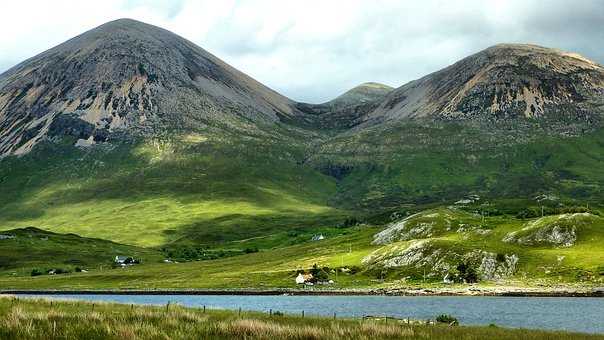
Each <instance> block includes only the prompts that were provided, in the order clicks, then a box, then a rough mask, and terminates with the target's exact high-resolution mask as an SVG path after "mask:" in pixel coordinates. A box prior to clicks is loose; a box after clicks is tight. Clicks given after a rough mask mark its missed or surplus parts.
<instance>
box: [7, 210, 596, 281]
mask: <svg viewBox="0 0 604 340" xmlns="http://www.w3.org/2000/svg"><path fill="white" fill-rule="evenodd" d="M431 211H432V212H433V211H434V210H431ZM438 211H440V210H438ZM444 211H447V210H444ZM432 214H433V213H432ZM427 215H430V214H427ZM435 216H436V215H435ZM460 216H465V217H468V216H467V213H461V215H460ZM470 217H471V216H470ZM533 220H536V219H533ZM530 221H531V220H519V219H515V218H512V217H510V216H492V217H487V218H485V221H484V222H482V220H481V219H479V221H477V222H480V224H481V225H480V230H489V231H490V232H489V233H487V234H482V233H477V232H476V231H474V230H469V231H464V232H458V231H456V230H450V231H448V232H447V233H444V234H440V235H437V236H434V237H432V238H428V239H426V240H429V241H430V242H431V243H430V244H431V249H432V250H439V249H440V250H442V251H445V252H449V253H451V254H452V255H453V254H465V253H468V252H471V251H474V250H484V251H487V252H492V253H494V254H508V255H511V254H515V255H517V256H518V257H519V262H518V264H517V272H516V273H515V275H513V276H511V277H509V278H507V279H506V280H505V281H504V282H503V283H504V284H507V285H510V286H536V285H546V286H549V285H551V286H556V285H559V284H565V285H574V284H580V285H582V286H584V287H590V286H597V285H601V283H602V282H603V278H604V277H603V276H602V274H601V273H602V263H604V237H603V235H602V232H601V230H602V228H603V227H604V223H603V221H602V219H600V218H598V219H596V220H595V223H593V224H591V225H588V226H583V229H582V232H581V234H580V237H579V238H578V240H577V243H576V244H575V245H573V246H571V247H551V246H534V245H533V246H525V245H520V244H515V243H507V242H504V241H503V238H504V237H505V236H506V235H507V234H509V233H510V232H512V231H517V230H520V229H522V228H523V227H524V226H525V224H527V223H529V222H530ZM381 229H382V227H374V226H357V227H350V228H343V229H334V230H332V232H333V234H328V233H325V235H327V238H326V239H325V240H322V241H316V242H311V241H309V239H310V237H308V238H306V240H305V241H302V240H300V242H301V243H296V244H293V245H287V246H280V247H275V248H272V249H262V250H261V251H259V252H258V253H252V254H245V255H239V256H234V257H229V258H223V259H217V260H211V261H193V262H186V263H163V262H160V261H155V262H153V261H145V262H144V263H143V264H141V265H136V266H132V267H128V268H117V269H105V270H103V271H101V270H99V269H98V268H97V267H92V268H91V270H90V271H89V272H88V273H70V274H63V275H55V276H48V275H45V276H38V277H33V278H31V277H29V276H28V272H27V271H17V272H18V273H22V274H23V275H24V276H20V275H12V272H13V271H5V272H4V274H1V273H0V274H1V275H0V287H3V288H6V289H9V288H15V289H85V288H86V289H131V288H132V289H155V288H158V289H161V288H164V289H172V288H177V289H186V288H200V289H224V288H231V289H273V288H290V289H292V288H299V287H297V286H296V284H295V283H294V278H295V276H296V272H297V271H298V270H308V269H309V268H310V267H312V265H313V264H315V263H316V264H318V265H319V266H320V267H329V268H330V274H329V275H330V278H331V279H333V280H335V281H336V283H335V285H333V286H325V287H319V288H320V289H348V288H366V289H368V288H381V287H388V288H405V287H415V286H418V285H420V286H421V285H425V284H428V285H430V286H442V276H439V275H437V276H433V277H428V280H427V282H425V281H424V278H423V274H424V269H426V270H427V272H428V273H430V271H431V270H432V268H431V267H400V268H391V269H389V270H388V272H387V273H386V277H384V276H383V274H382V273H381V271H380V270H379V268H380V262H379V261H378V262H377V263H371V262H370V263H364V262H363V259H364V258H366V257H367V256H369V255H370V254H374V253H375V254H383V256H384V258H388V257H391V256H393V255H396V254H398V253H400V252H401V251H403V250H404V249H406V248H407V247H408V246H409V245H411V244H412V243H413V242H414V241H413V240H411V241H402V242H395V243H393V244H389V245H385V246H380V245H374V244H372V241H373V236H374V235H375V234H376V233H378V232H379V231H380V230H381ZM326 231H329V230H326ZM5 241H8V240H4V241H0V242H5ZM257 242H259V240H258V239H252V240H245V241H242V242H241V244H238V245H237V246H239V247H249V246H251V245H254V244H258V243H257ZM1 245H2V243H0V246H1ZM0 249H1V248H0ZM103 252H105V251H103ZM70 253H71V254H72V255H71V257H70V258H72V260H74V259H78V251H77V249H76V250H74V251H73V252H70ZM561 256H563V259H562V260H560V257H561ZM44 258H45V257H44V256H43V254H40V255H39V260H40V261H42V262H43V261H44ZM448 258H449V259H450V260H451V261H455V259H456V256H449V257H448ZM453 265H455V263H453ZM342 268H348V269H350V268H358V269H356V271H357V272H356V273H354V274H351V273H345V272H342V271H341V269H342ZM336 272H337V274H336ZM381 278H385V280H384V281H383V282H382V281H379V280H378V279H381ZM482 284H483V285H490V284H492V283H490V282H483V283H482Z"/></svg>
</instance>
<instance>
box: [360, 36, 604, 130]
mask: <svg viewBox="0 0 604 340" xmlns="http://www.w3.org/2000/svg"><path fill="white" fill-rule="evenodd" d="M603 94H604V67H602V66H601V65H599V64H596V63H594V62H592V61H590V60H588V59H586V58H584V57H582V56H580V55H577V54H573V53H567V52H563V51H559V50H554V49H549V48H544V47H540V46H535V45H520V44H501V45H496V46H493V47H490V48H488V49H486V50H484V51H481V52H479V53H477V54H474V55H472V56H469V57H467V58H465V59H463V60H460V61H459V62H457V63H455V64H453V65H451V66H449V67H447V68H445V69H442V70H440V71H437V72H435V73H432V74H429V75H427V76H425V77H423V78H420V79H418V80H415V81H412V82H410V83H408V84H405V85H403V86H401V87H399V88H397V89H396V90H394V91H392V92H391V93H390V94H389V95H388V96H387V98H386V99H384V100H383V101H382V102H381V104H380V105H379V107H377V108H376V109H375V110H374V111H373V112H371V113H369V114H368V115H367V116H366V117H364V121H365V122H366V123H367V124H371V123H376V122H381V121H400V120H403V119H408V118H424V117H430V118H434V119H445V120H451V119H482V120H488V121H493V120H504V119H509V118H518V117H522V118H527V119H539V118H550V119H568V118H571V119H578V120H582V121H586V122H588V123H589V122H592V121H593V120H595V119H596V118H598V115H601V114H602V112H603V111H604V109H603V105H604V99H603V98H604V97H603Z"/></svg>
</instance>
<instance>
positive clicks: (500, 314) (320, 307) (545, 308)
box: [46, 295, 604, 333]
mask: <svg viewBox="0 0 604 340" xmlns="http://www.w3.org/2000/svg"><path fill="white" fill-rule="evenodd" d="M46 297H48V296H46ZM53 298H68V299H78V300H88V301H113V302H121V303H137V304H166V303H168V301H169V302H170V303H179V304H182V305H185V306H189V307H201V306H204V305H205V306H206V307H207V308H219V309H238V308H240V307H241V308H242V309H243V310H253V311H265V312H268V311H269V310H270V309H272V310H273V311H281V312H286V313H292V314H299V313H301V312H302V311H303V310H304V311H305V313H306V315H311V314H316V315H329V316H331V315H333V313H334V312H335V313H336V314H337V315H338V316H342V317H344V316H346V317H362V316H364V315H373V316H383V315H387V316H393V317H399V318H407V317H410V318H411V319H429V318H432V319H434V318H435V316H436V315H438V314H451V315H454V316H456V317H457V318H458V319H459V320H460V322H461V323H462V324H464V325H488V324H496V325H498V326H507V327H517V328H534V329H555V330H568V331H577V332H589V333H604V299H603V298H526V297H441V296H434V297H423V296H422V297H405V296H253V295H252V296H235V295H222V296H221V295H55V296H53Z"/></svg>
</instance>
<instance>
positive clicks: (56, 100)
mask: <svg viewBox="0 0 604 340" xmlns="http://www.w3.org/2000/svg"><path fill="white" fill-rule="evenodd" d="M296 114H299V112H298V111H297V110H296V109H295V108H293V102H292V101H291V100H289V99H287V98H285V97H283V96H281V95H279V94H278V93H276V92H274V91H272V90H270V89H269V88H267V87H266V86H264V85H262V84H260V83H259V82H257V81H255V80H254V79H252V78H250V77H249V76H247V75H245V74H243V73H242V72H240V71H238V70H236V69H234V68H233V67H231V66H229V65H227V64H226V63H224V62H223V61H221V60H220V59H218V58H216V57H215V56H213V55H211V54H210V53H208V52H207V51H205V50H203V49H201V48H200V47H198V46H196V45H194V44H193V43H191V42H189V41H187V40H185V39H183V38H181V37H179V36H177V35H175V34H173V33H171V32H169V31H166V30H164V29H161V28H158V27H155V26H152V25H148V24H144V23H141V22H138V21H134V20H129V19H121V20H116V21H112V22H109V23H106V24H104V25H102V26H99V27H97V28H95V29H93V30H90V31H88V32H86V33H84V34H82V35H80V36H77V37H75V38H73V39H71V40H69V41H67V42H65V43H63V44H61V45H59V46H57V47H54V48H52V49H50V50H48V51H46V52H44V53H42V54H40V55H37V56H35V57H33V58H31V59H29V60H26V61H24V62H23V63H21V64H19V65H17V66H15V67H13V68H12V69H10V70H9V71H7V72H5V73H4V74H2V75H0V156H1V155H7V154H9V153H13V154H17V155H19V154H24V153H27V152H28V151H29V150H31V148H32V147H33V146H34V145H36V144H37V143H38V142H39V141H41V140H44V139H47V137H52V136H53V135H64V134H69V135H73V136H75V137H77V138H80V139H82V141H81V143H83V144H86V143H88V144H90V143H94V142H95V141H96V142H98V141H104V140H106V139H107V138H108V135H109V134H110V133H111V132H114V131H116V130H120V129H121V130H124V129H126V130H129V132H132V131H134V130H136V129H143V130H150V129H151V130H153V129H159V130H160V131H165V130H169V129H193V130H199V129H203V128H206V127H208V126H211V127H219V128H226V129H236V128H238V129H240V130H243V131H246V133H249V132H253V131H254V130H255V129H257V128H258V125H267V126H271V125H272V124H274V123H275V122H278V121H279V120H280V119H282V118H286V117H291V116H294V115H296Z"/></svg>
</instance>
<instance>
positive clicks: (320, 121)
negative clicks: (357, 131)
mask: <svg viewBox="0 0 604 340" xmlns="http://www.w3.org/2000/svg"><path fill="white" fill-rule="evenodd" d="M392 90H393V88H392V87H390V86H388V85H384V84H379V83H374V82H369V83H363V84H361V85H358V86H355V87H354V88H352V89H350V90H348V91H346V92H345V93H343V94H341V95H340V96H338V97H336V98H334V99H332V100H330V101H328V102H325V103H322V104H307V103H298V104H297V105H296V106H297V108H298V109H300V110H301V111H303V112H305V113H307V114H310V115H311V116H310V121H311V122H312V123H313V124H312V125H314V126H317V127H319V128H320V129H323V130H345V129H348V128H351V127H353V126H355V125H357V124H358V123H359V122H360V121H359V120H360V119H361V118H362V117H363V116H364V115H366V114H367V113H369V112H371V111H372V110H374V109H375V108H376V107H377V105H378V104H379V103H380V102H381V101H382V100H383V99H384V98H385V97H386V95H387V94H388V93H390V92H391V91H392ZM307 120H309V119H308V118H307Z"/></svg>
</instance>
